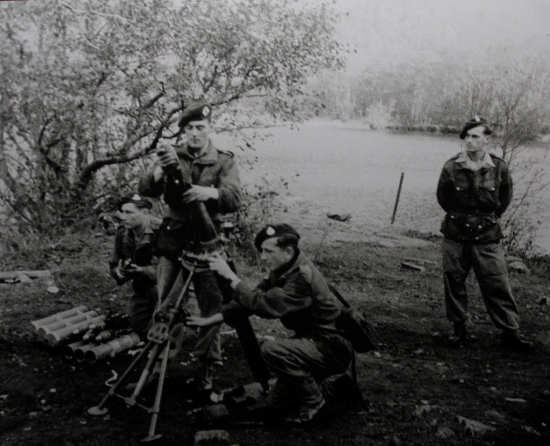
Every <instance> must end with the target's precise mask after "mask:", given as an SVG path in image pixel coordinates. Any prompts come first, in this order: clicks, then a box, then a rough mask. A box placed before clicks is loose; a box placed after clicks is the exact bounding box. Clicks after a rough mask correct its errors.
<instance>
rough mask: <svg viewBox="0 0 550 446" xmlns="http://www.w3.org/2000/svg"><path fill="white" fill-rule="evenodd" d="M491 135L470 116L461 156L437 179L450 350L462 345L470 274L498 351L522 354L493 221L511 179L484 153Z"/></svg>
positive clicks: (501, 163)
mask: <svg viewBox="0 0 550 446" xmlns="http://www.w3.org/2000/svg"><path fill="white" fill-rule="evenodd" d="M491 133H492V131H491V128H490V126H489V125H488V123H487V122H486V121H485V120H484V119H483V118H481V117H479V116H476V117H474V118H473V119H471V120H470V121H468V122H467V123H466V124H465V125H464V128H463V129H462V132H461V133H460V139H463V140H465V143H466V151H464V152H461V153H460V154H458V155H457V156H455V157H453V158H451V159H450V160H449V161H447V162H446V163H445V165H444V167H443V170H442V172H441V175H440V177H439V183H438V186H437V200H438V202H439V204H440V206H441V207H442V208H443V210H444V211H445V212H446V213H447V215H446V216H445V219H444V220H443V223H442V225H441V232H442V233H443V235H444V236H445V237H444V240H443V270H444V287H445V305H446V313H447V318H448V319H449V320H450V321H451V322H452V323H453V326H454V331H453V334H452V335H451V336H450V337H449V344H450V345H452V346H460V345H464V344H465V343H466V342H467V341H468V333H467V330H466V319H467V311H468V300H467V299H468V298H467V294H466V285H465V283H466V278H467V276H468V273H469V272H470V269H472V268H473V270H474V272H475V275H476V278H477V280H478V283H479V287H480V290H481V294H482V296H483V300H484V303H485V306H486V308H487V312H488V313H489V316H490V317H491V320H492V321H493V323H494V324H495V326H496V327H497V328H499V329H501V330H502V336H501V344H502V346H503V347H504V348H508V349H512V350H517V351H526V350H529V349H530V348H531V347H532V345H531V344H530V343H529V342H525V341H524V340H522V339H521V338H520V336H519V335H518V329H519V316H518V307H517V305H516V301H515V300H514V296H513V295H512V290H511V288H510V284H509V282H508V271H507V266H506V259H505V257H504V249H503V247H502V243H501V239H502V237H503V234H502V230H501V228H500V224H499V219H500V217H501V216H502V214H503V213H504V211H505V210H506V208H507V207H508V205H509V204H510V201H511V200H512V178H511V176H510V172H509V170H508V166H507V164H506V162H505V161H504V160H502V159H501V158H499V157H497V156H496V155H493V154H491V153H489V152H488V151H487V148H488V143H489V139H490V135H491Z"/></svg>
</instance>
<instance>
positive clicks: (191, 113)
mask: <svg viewBox="0 0 550 446" xmlns="http://www.w3.org/2000/svg"><path fill="white" fill-rule="evenodd" d="M210 115H212V107H211V106H210V105H208V104H206V103H205V102H195V103H193V104H190V105H188V106H187V107H185V109H184V110H183V113H182V114H181V117H180V120H179V121H178V126H179V128H180V129H182V128H183V127H185V126H186V125H187V124H189V123H190V122H191V121H202V120H203V119H210Z"/></svg>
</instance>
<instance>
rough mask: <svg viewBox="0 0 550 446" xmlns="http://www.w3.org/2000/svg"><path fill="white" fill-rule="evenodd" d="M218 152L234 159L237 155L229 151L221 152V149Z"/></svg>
mask: <svg viewBox="0 0 550 446" xmlns="http://www.w3.org/2000/svg"><path fill="white" fill-rule="evenodd" d="M216 151H217V152H218V153H223V154H224V155H227V156H229V157H230V158H234V157H235V154H234V153H233V152H231V151H229V150H220V149H216Z"/></svg>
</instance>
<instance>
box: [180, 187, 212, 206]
mask: <svg viewBox="0 0 550 446" xmlns="http://www.w3.org/2000/svg"><path fill="white" fill-rule="evenodd" d="M218 197H219V193H218V189H216V188H215V187H205V186H197V185H193V186H191V189H189V190H188V191H187V192H185V193H184V194H183V203H184V204H188V203H191V202H192V201H207V200H217V199H218Z"/></svg>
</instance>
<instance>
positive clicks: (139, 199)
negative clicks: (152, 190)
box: [132, 194, 141, 201]
mask: <svg viewBox="0 0 550 446" xmlns="http://www.w3.org/2000/svg"><path fill="white" fill-rule="evenodd" d="M132 200H134V201H141V197H140V196H139V195H138V194H135V195H134V196H133V197H132Z"/></svg>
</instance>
